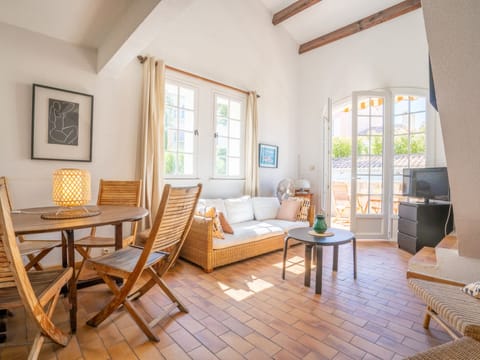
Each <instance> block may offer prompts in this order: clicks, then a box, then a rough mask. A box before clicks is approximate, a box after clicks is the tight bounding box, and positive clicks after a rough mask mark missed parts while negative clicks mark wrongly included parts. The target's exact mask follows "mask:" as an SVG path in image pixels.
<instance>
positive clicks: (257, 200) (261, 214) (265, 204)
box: [253, 197, 280, 221]
mask: <svg viewBox="0 0 480 360" xmlns="http://www.w3.org/2000/svg"><path fill="white" fill-rule="evenodd" d="M279 208H280V202H279V201H278V199H277V198H276V197H254V198H253V214H254V216H255V220H260V221H261V220H265V219H275V217H276V216H277V212H278V209H279Z"/></svg>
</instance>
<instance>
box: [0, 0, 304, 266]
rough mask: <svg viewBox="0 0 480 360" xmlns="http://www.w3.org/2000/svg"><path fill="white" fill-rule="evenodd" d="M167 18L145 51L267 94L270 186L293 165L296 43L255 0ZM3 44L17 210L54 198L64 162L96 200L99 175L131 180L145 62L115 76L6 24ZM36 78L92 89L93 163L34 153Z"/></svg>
mask: <svg viewBox="0 0 480 360" xmlns="http://www.w3.org/2000/svg"><path fill="white" fill-rule="evenodd" d="M162 25H164V26H165V29H164V31H163V32H162V35H161V36H160V37H159V38H158V40H157V41H155V42H154V43H153V44H152V45H151V46H150V47H149V48H148V49H146V50H145V52H144V54H148V55H154V56H158V57H161V58H164V59H165V60H166V62H167V64H170V65H172V66H175V67H178V68H183V69H185V70H187V71H190V72H194V73H197V74H199V75H202V76H205V77H209V78H211V79H214V80H217V81H221V82H225V83H227V84H231V85H233V86H237V87H240V88H244V89H246V90H256V91H258V93H260V94H261V96H262V97H261V98H260V99H259V116H260V129H259V134H260V135H259V140H260V142H264V143H268V144H275V145H279V148H280V150H279V154H280V157H279V168H278V169H260V178H261V181H260V191H261V194H263V195H272V194H274V191H275V188H276V185H277V183H278V182H279V181H280V180H281V179H282V178H284V177H296V172H297V167H296V159H297V158H296V154H297V149H296V146H297V140H296V139H297V136H296V134H297V128H296V120H297V119H298V116H297V113H298V111H297V110H298V109H297V106H296V105H297V97H298V57H297V55H296V44H295V43H294V42H293V41H292V40H291V39H290V38H289V37H288V36H287V35H286V33H285V32H284V31H283V30H282V29H278V28H275V27H273V26H272V25H271V23H270V14H269V13H268V12H267V10H266V9H265V8H264V7H263V5H261V4H260V3H259V2H257V1H256V0H235V1H233V0H232V1H223V0H205V1H202V2H195V3H194V4H192V6H190V7H189V8H188V9H187V10H185V11H184V12H183V13H182V14H181V15H180V16H179V18H178V19H175V21H170V22H168V23H167V24H159V26H162ZM0 48H1V49H3V51H2V56H1V57H0V109H2V114H1V119H0V174H1V175H5V176H6V177H7V178H8V180H9V185H10V190H11V193H12V198H13V202H14V205H15V207H16V208H25V207H33V206H45V205H50V204H52V202H51V179H52V173H53V171H54V170H55V169H58V168H61V167H79V168H85V169H88V170H89V171H90V172H91V174H92V203H94V202H95V199H96V194H97V185H96V184H98V180H99V179H100V178H109V179H133V178H135V176H136V174H135V169H136V166H135V162H136V158H137V153H136V148H137V141H138V134H139V117H140V94H141V88H142V66H141V65H140V64H139V63H138V61H137V60H136V59H135V58H133V59H132V61H131V63H130V64H129V65H128V66H127V67H126V68H125V70H124V71H123V73H122V74H121V75H120V76H119V77H118V78H117V79H111V78H108V77H104V76H99V75H97V74H96V63H97V55H96V52H95V51H94V50H91V49H85V48H81V47H78V46H73V45H70V44H67V43H65V42H63V41H59V40H55V39H52V38H49V37H46V36H42V35H38V34H35V33H32V32H29V31H26V30H22V29H19V28H16V27H12V26H10V25H6V24H1V23H0ZM135 55H136V54H135ZM33 83H38V84H42V85H47V86H52V87H58V88H62V89H68V90H74V91H78V92H82V93H87V94H92V95H93V96H94V102H95V104H94V121H93V161H92V162H91V163H81V162H80V163H79V162H65V161H46V160H31V159H30V141H31V112H32V84H33ZM200 181H202V182H203V183H204V184H205V187H204V189H205V191H204V196H205V197H207V196H208V197H214V196H236V195H241V194H242V191H243V182H234V181H233V182H232V181H225V182H218V181H212V180H210V179H209V178H202V179H200ZM194 182H198V179H196V180H195V181H194ZM54 256H56V257H57V259H58V257H59V254H55V255H54ZM54 260H55V258H53V257H50V258H49V259H48V261H47V264H48V263H51V262H53V261H54ZM57 263H58V261H57Z"/></svg>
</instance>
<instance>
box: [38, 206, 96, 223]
mask: <svg viewBox="0 0 480 360" xmlns="http://www.w3.org/2000/svg"><path fill="white" fill-rule="evenodd" d="M100 213H101V211H100V210H88V209H87V208H84V207H82V208H81V209H78V208H76V209H72V208H69V209H60V210H58V211H57V212H51V213H45V214H42V215H40V217H41V218H42V219H44V220H65V219H79V218H84V217H90V216H97V215H100Z"/></svg>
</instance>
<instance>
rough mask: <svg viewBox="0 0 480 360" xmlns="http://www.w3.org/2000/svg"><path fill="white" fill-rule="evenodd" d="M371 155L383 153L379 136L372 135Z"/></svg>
mask: <svg viewBox="0 0 480 360" xmlns="http://www.w3.org/2000/svg"><path fill="white" fill-rule="evenodd" d="M372 140H373V141H372V155H382V154H383V140H382V137H381V136H372Z"/></svg>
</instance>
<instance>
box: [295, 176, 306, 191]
mask: <svg viewBox="0 0 480 360" xmlns="http://www.w3.org/2000/svg"><path fill="white" fill-rule="evenodd" d="M295 191H297V192H299V193H300V194H306V193H308V192H310V181H308V180H307V179H297V180H295Z"/></svg>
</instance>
